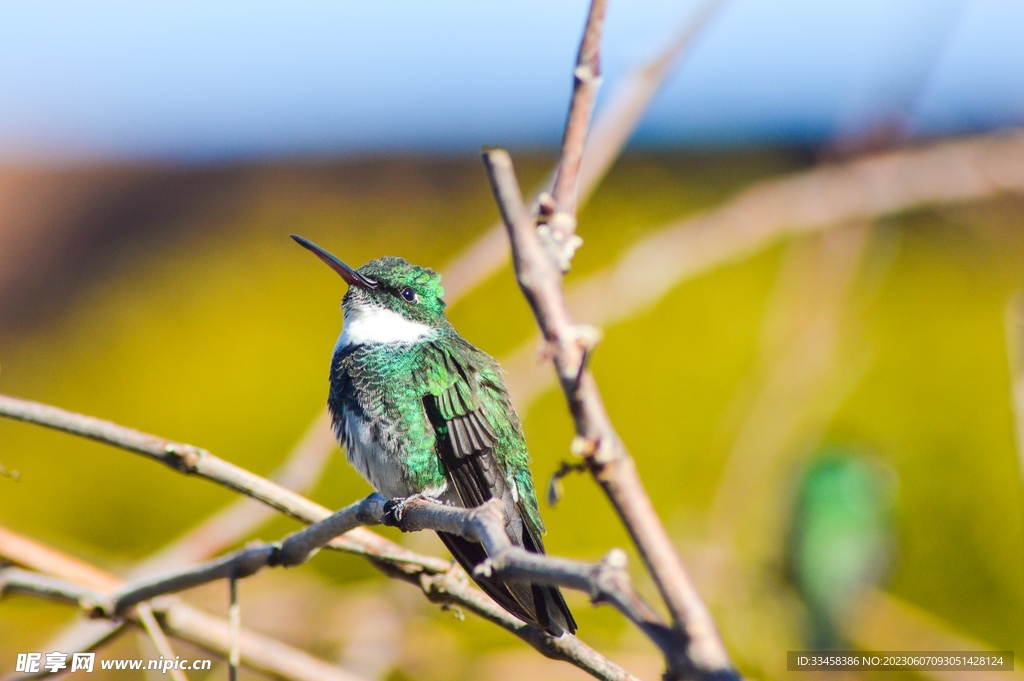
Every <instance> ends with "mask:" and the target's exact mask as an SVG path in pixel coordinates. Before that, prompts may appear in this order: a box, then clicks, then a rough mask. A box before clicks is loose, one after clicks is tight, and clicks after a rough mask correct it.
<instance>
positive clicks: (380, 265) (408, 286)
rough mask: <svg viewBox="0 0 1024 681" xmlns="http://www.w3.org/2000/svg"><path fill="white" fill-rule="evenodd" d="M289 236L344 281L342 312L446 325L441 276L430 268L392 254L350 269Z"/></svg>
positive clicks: (297, 238) (330, 256)
mask: <svg viewBox="0 0 1024 681" xmlns="http://www.w3.org/2000/svg"><path fill="white" fill-rule="evenodd" d="M292 238H293V239H295V241H297V242H298V243H299V244H300V245H301V246H303V247H305V248H307V249H309V250H310V251H312V252H313V253H314V254H315V255H316V256H317V257H318V258H320V259H321V260H323V261H324V262H325V263H326V264H327V266H328V267H330V268H331V269H332V270H334V271H335V272H337V273H338V274H339V275H340V276H341V278H342V279H344V280H345V281H346V282H347V283H348V285H349V286H348V291H347V292H346V293H345V297H344V298H342V301H341V304H342V308H343V309H344V310H345V312H346V315H348V314H349V313H354V314H367V313H371V312H377V311H382V312H385V313H386V312H387V311H390V312H392V313H395V314H397V315H399V316H401V317H402V318H403V319H405V320H407V321H409V322H413V323H415V324H423V325H426V326H428V327H431V328H434V329H437V328H441V327H444V326H447V325H448V321H447V318H446V317H445V315H444V308H445V303H444V301H443V300H442V299H441V296H443V295H444V289H443V288H441V275H440V274H438V273H437V272H435V271H434V270H432V269H429V268H426V267H420V266H419V265H413V264H411V263H408V262H406V261H405V260H403V259H402V258H395V257H384V258H377V259H376V260H371V261H370V262H368V263H366V264H365V265H363V266H362V267H359V268H356V269H354V268H352V267H349V266H348V265H346V264H345V263H344V262H342V261H341V260H339V259H338V258H336V257H334V256H333V255H331V254H330V253H328V252H327V251H325V250H324V249H322V248H320V247H319V246H317V245H316V244H314V243H313V242H311V241H309V240H307V239H304V238H302V237H301V236H296V235H294V234H293V235H292Z"/></svg>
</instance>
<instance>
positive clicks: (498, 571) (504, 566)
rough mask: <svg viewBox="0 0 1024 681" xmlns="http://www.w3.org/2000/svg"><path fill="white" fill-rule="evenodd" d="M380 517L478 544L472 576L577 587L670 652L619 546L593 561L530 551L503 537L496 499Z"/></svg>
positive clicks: (422, 504) (427, 505)
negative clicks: (479, 558) (481, 552)
mask: <svg viewBox="0 0 1024 681" xmlns="http://www.w3.org/2000/svg"><path fill="white" fill-rule="evenodd" d="M382 520H383V521H384V523H385V524H389V525H395V526H396V527H398V528H400V529H401V530H402V531H403V532H415V531H419V530H434V531H437V532H448V533H450V534H457V535H460V536H462V537H465V538H467V539H471V540H473V541H475V542H479V543H480V544H482V545H483V546H484V548H485V549H486V551H487V555H488V558H487V560H485V561H484V562H483V563H481V564H480V565H478V566H477V568H476V570H475V574H476V576H477V577H491V576H500V577H503V578H505V579H513V580H524V581H529V582H535V583H539V584H550V585H552V586H564V587H568V588H570V589H576V590H578V591H583V592H585V593H587V594H588V595H589V596H590V600H591V602H592V603H594V604H599V603H608V604H611V605H613V606H614V607H616V608H617V609H618V610H619V611H620V612H622V613H623V614H624V615H626V617H628V618H629V619H630V620H631V621H633V622H634V623H635V624H636V625H637V626H638V627H640V628H641V629H642V630H643V631H644V632H645V633H647V634H648V636H650V638H651V639H652V640H653V641H654V642H655V643H656V644H658V645H659V646H660V647H663V649H664V650H665V651H666V653H668V652H670V651H669V648H670V646H671V645H672V644H671V638H672V637H671V633H670V632H669V630H668V628H667V627H666V626H665V624H664V622H663V621H662V619H661V618H660V617H659V616H658V614H657V613H656V612H655V611H654V610H653V609H652V608H651V607H650V606H649V605H647V603H645V602H644V600H643V599H642V598H640V595H639V594H637V593H636V590H635V589H634V588H633V582H632V580H630V578H629V573H628V572H626V555H625V554H624V553H623V552H622V551H620V550H613V551H612V552H610V553H609V554H608V555H607V556H606V557H605V558H604V560H602V561H601V562H600V563H596V564H592V563H581V562H579V561H575V560H568V559H565V558H557V557H553V556H548V555H544V554H538V553H531V552H530V551H527V550H526V549H523V548H521V547H518V546H515V545H514V544H513V543H512V542H511V540H510V539H509V537H508V534H507V533H506V531H505V522H504V516H503V513H502V510H501V504H500V502H499V501H497V500H491V501H488V502H487V503H485V504H482V505H481V506H477V507H475V508H471V509H465V508H459V507H455V506H445V505H441V504H436V503H431V502H428V501H424V500H413V501H409V502H407V503H405V505H404V506H403V507H402V510H401V513H400V514H399V513H392V514H386V515H385V516H384V517H383V518H382Z"/></svg>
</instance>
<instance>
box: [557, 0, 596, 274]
mask: <svg viewBox="0 0 1024 681" xmlns="http://www.w3.org/2000/svg"><path fill="white" fill-rule="evenodd" d="M607 11H608V0H591V3H590V12H589V13H588V15H587V23H586V26H585V28H584V29H583V38H582V39H581V40H580V49H579V52H578V53H577V56H576V68H575V69H573V90H572V99H571V100H570V102H569V114H568V116H567V117H566V121H565V132H564V134H563V135H562V152H561V154H559V158H558V172H557V174H556V175H555V184H554V186H553V187H552V188H551V199H552V204H553V206H552V208H553V210H554V214H553V215H551V216H550V217H549V218H548V219H547V225H546V226H544V227H543V228H542V231H541V237H542V238H543V239H545V241H546V242H547V245H548V249H549V250H550V251H551V253H552V254H553V255H554V256H555V260H556V262H558V264H559V267H560V268H561V269H562V271H563V272H565V271H567V270H568V269H569V264H570V263H571V262H572V256H573V254H574V253H575V252H576V249H577V248H578V247H579V245H580V244H581V243H582V242H581V241H580V238H579V237H577V236H576V234H575V232H576V210H577V200H578V197H579V176H580V165H581V164H582V162H583V150H584V148H585V146H586V143H587V132H588V131H589V129H590V116H591V114H592V113H593V111H594V101H595V100H596V99H597V88H598V86H599V85H600V83H601V34H602V33H603V31H604V15H605V13H606V12H607Z"/></svg>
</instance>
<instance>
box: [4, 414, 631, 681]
mask: <svg viewBox="0 0 1024 681" xmlns="http://www.w3.org/2000/svg"><path fill="white" fill-rule="evenodd" d="M0 416H7V417H9V418H16V419H18V420H21V421H26V422H29V423H35V424H37V425H42V426H47V427H51V428H56V429H57V430H62V431H64V432H67V433H71V434H75V435H81V436H83V437H88V438H91V439H96V440H100V441H101V442H106V443H108V444H112V445H114V446H117V447H121V448H124V449H127V450H129V451H140V450H139V449H138V448H136V445H139V443H143V444H145V443H156V444H150V445H148V446H149V447H150V451H143V452H142V453H143V454H146V455H147V457H149V458H151V459H153V460H157V461H161V462H163V463H168V461H166V460H165V457H164V456H160V455H159V454H158V453H159V452H161V451H164V450H163V449H162V448H161V447H160V446H159V443H161V442H168V441H166V440H163V439H162V438H158V437H156V436H153V435H147V434H145V433H140V432H139V431H136V430H132V429H130V428H124V427H123V426H118V425H116V424H114V423H110V422H108V421H101V420H99V419H95V418H92V417H88V416H83V415H81V414H75V413H73V412H68V411H65V410H63V409H59V408H57V407H51V406H48V405H43V404H38V403H35V402H29V401H26V400H20V399H18V398H14V397H10V396H7V395H0ZM169 444H170V447H171V449H172V450H173V451H174V452H175V455H174V456H177V452H181V451H183V450H184V451H190V452H201V453H202V458H201V459H200V460H201V461H202V462H204V466H203V468H201V469H199V468H198V467H194V468H192V469H185V468H183V467H180V466H177V465H173V462H174V461H175V460H176V459H172V460H171V461H172V463H171V468H173V469H174V470H177V471H179V472H182V473H186V474H189V473H191V474H196V475H200V476H201V477H204V478H206V479H208V480H211V481H213V482H217V483H219V484H222V485H224V486H226V487H229V488H231V489H235V490H237V491H240V492H242V493H243V494H247V495H249V496H251V497H252V498H254V499H258V500H261V501H264V503H268V504H270V505H272V506H273V507H274V508H278V509H281V508H282V507H287V508H288V509H289V510H287V511H285V512H286V513H287V514H288V515H291V516H292V517H294V518H298V519H300V520H305V522H310V523H315V522H318V521H319V520H323V519H328V518H330V517H331V515H332V514H331V513H330V512H329V511H328V510H327V509H325V508H323V507H322V506H319V505H318V504H315V503H314V502H312V501H309V500H308V499H305V498H303V497H302V496H300V495H297V494H294V493H292V492H289V491H288V490H284V489H281V488H279V487H277V486H276V485H274V484H273V483H271V482H270V481H268V480H265V479H263V478H260V477H259V476H258V475H255V474H253V473H249V472H248V471H245V470H243V469H241V468H238V467H237V466H233V465H232V464H229V463H227V462H225V461H222V460H220V459H218V458H217V457H215V456H214V455H212V454H210V453H209V452H206V451H205V450H199V449H197V448H195V447H192V446H191V445H182V444H179V443H169ZM151 452H156V453H151ZM193 465H194V464H193ZM225 477H229V478H230V480H231V482H232V484H229V483H228V482H227V481H226V480H224V479H222V478H225ZM249 480H253V481H255V484H254V485H253V488H252V489H248V488H246V487H244V486H245V485H246V484H247V481H249ZM268 498H273V499H274V501H275V502H276V503H271V502H270V501H269V500H267V499H268ZM296 500H298V502H296ZM365 501H366V500H364V502H365ZM359 503H363V502H359ZM348 508H352V507H348ZM345 510H346V509H342V512H339V513H343V512H344V511H345ZM314 515H317V516H320V517H318V518H314V517H313V516H314ZM334 515H335V516H337V517H336V518H335V520H338V521H339V522H340V521H341V520H340V519H341V518H342V517H343V516H338V514H334ZM307 517H308V518H309V519H308V520H307ZM330 527H331V526H330V524H329V523H328V524H322V525H320V526H319V527H311V528H307V530H308V533H307V534H303V532H302V531H300V532H298V533H296V534H295V535H292V537H293V539H294V543H293V544H290V545H289V547H287V548H285V547H284V546H283V545H282V547H281V549H280V555H281V556H282V560H284V561H292V560H296V558H295V556H308V555H309V552H310V551H312V549H309V550H306V549H307V548H308V546H309V544H306V543H304V542H307V541H308V542H311V543H313V544H316V543H317V542H319V541H320V540H321V539H323V537H322V535H321V534H319V533H324V532H328V531H329V529H328V528H330ZM360 530H361V532H362V533H361V534H356V533H357V532H359V531H360ZM353 535H356V536H358V537H363V536H366V537H369V538H370V540H372V541H365V542H363V543H361V544H360V545H356V547H355V548H353V546H352V545H351V544H349V543H344V542H339V539H346V538H350V537H352V536H353ZM331 536H333V535H331ZM0 538H2V535H0ZM321 545H322V544H321ZM326 546H327V547H328V548H334V549H340V550H342V551H348V552H351V553H357V554H359V555H363V556H365V557H367V558H369V559H370V560H371V561H373V563H374V565H375V566H376V567H378V568H380V569H381V570H383V571H384V572H385V573H386V574H388V575H389V576H392V577H395V578H400V579H403V580H405V581H410V582H413V583H415V584H417V585H418V586H420V588H421V589H422V590H423V591H424V593H425V594H426V595H427V596H428V598H431V600H436V601H438V602H444V603H450V604H456V605H459V606H463V607H465V608H466V609H468V610H472V611H473V612H477V613H479V614H481V615H482V616H484V617H486V618H487V619H488V620H490V621H492V622H494V623H495V624H498V625H499V626H501V627H503V628H504V629H507V630H508V631H510V632H511V633H513V634H515V635H516V636H518V637H519V638H521V639H522V640H524V641H526V642H527V643H529V644H530V645H532V646H533V647H534V648H536V649H537V650H538V651H539V652H541V653H542V654H544V655H545V656H547V657H551V658H553V659H558V660H563V661H566V662H569V663H570V664H573V665H575V666H577V667H579V668H580V669H583V670H584V671H587V672H589V673H592V674H595V675H596V676H597V678H601V679H608V680H609V681H612V680H618V679H630V678H632V677H630V676H629V674H628V673H626V672H625V671H624V670H622V669H621V668H620V667H618V666H617V665H615V664H614V663H612V662H611V661H609V660H607V659H606V658H605V657H604V656H602V655H601V654H600V653H598V652H597V651H595V650H593V649H591V648H589V647H588V646H587V645H586V644H584V643H583V642H582V641H578V640H575V641H574V642H570V641H568V640H567V637H564V636H563V637H561V638H557V639H556V638H555V637H553V636H551V635H550V634H547V633H546V632H542V631H539V630H532V629H531V630H530V631H526V630H524V627H526V628H527V629H530V628H529V627H527V625H525V624H524V623H522V622H519V620H516V619H515V618H513V617H511V616H509V615H507V614H506V615H504V616H502V615H499V614H497V613H499V612H503V611H500V608H498V606H497V605H495V604H494V603H493V602H492V601H491V600H490V598H488V597H487V596H486V595H485V594H484V593H483V592H482V591H480V590H479V589H478V588H476V587H474V586H471V585H469V584H466V585H464V586H463V587H462V588H459V589H457V590H441V591H438V586H437V585H438V584H439V583H440V582H432V581H431V578H432V577H435V576H444V573H448V572H449V571H450V570H451V563H449V562H448V561H444V560H441V559H439V558H433V557H431V556H423V555H420V554H416V553H414V552H412V551H408V550H407V549H404V548H402V547H400V546H398V545H397V544H394V543H393V542H390V541H388V540H386V539H384V538H383V537H380V536H379V535H376V534H374V533H373V532H371V531H369V530H366V529H364V528H361V527H355V528H354V529H349V530H348V531H347V533H346V534H345V536H344V537H340V538H339V537H336V538H334V539H331V540H330V541H329V543H327V544H326ZM300 549H301V550H300ZM304 551H305V553H304ZM0 555H2V545H0ZM234 555H235V554H230V555H229V556H228V557H225V558H222V559H219V560H217V561H211V563H207V564H204V565H203V566H201V568H202V570H205V571H206V572H205V573H204V574H205V575H220V576H221V577H223V576H224V575H226V574H227V569H228V567H232V568H234V567H235V566H234V565H230V561H231V560H232V558H233V557H234ZM256 559H257V560H258V556H257V557H256ZM246 560H253V557H251V556H250V557H247V558H246ZM15 562H18V561H17V560H15ZM299 562H301V561H299ZM240 563H244V561H240ZM248 564H249V563H244V564H243V565H240V566H239V567H241V568H244V565H248ZM218 570H220V571H221V572H217V571H218ZM213 578H219V577H213ZM111 579H114V580H116V583H115V584H114V586H113V588H115V589H116V588H117V587H119V586H120V584H121V582H120V580H117V579H116V578H114V577H111ZM164 579H168V580H184V581H187V582H188V583H193V581H194V580H195V578H194V577H192V576H187V577H185V576H182V575H181V574H180V573H176V574H173V575H170V576H168V577H166V578H164ZM202 581H203V580H199V581H194V583H195V584H198V583H202ZM205 581H209V580H205ZM173 583H174V584H176V585H177V584H180V583H182V582H173ZM94 586H96V585H94ZM150 587H151V582H142V583H137V584H136V587H133V589H135V590H139V589H142V588H150ZM101 588H102V587H101ZM180 588H185V587H184V586H182V587H180ZM100 590H101V589H93V592H92V593H93V594H94V595H95V593H96V592H98V591H100ZM119 593H120V594H124V593H126V592H125V591H124V590H122V591H120V592H119ZM151 593H156V591H153V592H151ZM150 597H152V595H151V596H150ZM166 599H167V597H162V598H160V599H157V601H154V610H156V603H157V602H160V603H162V604H164V606H165V607H164V612H165V613H166V616H167V617H168V618H170V617H171V616H172V615H173V616H176V617H177V618H178V619H176V620H174V621H177V622H185V623H186V625H183V626H191V625H192V624H193V623H195V622H199V623H200V625H201V626H202V627H205V629H204V630H203V631H202V632H200V633H202V634H203V635H204V636H205V638H204V639H202V640H203V641H206V642H207V643H203V642H202V641H196V640H195V638H196V637H197V636H198V634H197V633H196V631H194V630H188V631H187V632H186V633H187V634H188V635H189V636H192V638H189V639H188V640H192V641H193V642H196V643H198V644H199V645H204V646H206V647H208V648H209V646H210V645H213V644H214V643H216V644H217V645H220V644H221V643H223V646H222V647H221V648H218V649H217V651H218V652H221V653H222V654H227V651H228V649H229V647H230V645H229V642H228V638H229V637H228V635H227V631H228V626H227V623H226V622H222V621H220V620H216V619H215V618H206V619H203V617H204V616H201V613H198V611H194V609H192V610H187V611H186V610H182V608H188V606H186V605H185V604H183V603H180V602H177V601H167V600H166ZM129 600H134V602H139V601H140V600H144V598H142V599H140V598H138V594H132V596H131V599H129ZM98 604H99V605H101V606H102V607H101V608H100V609H101V611H102V612H104V613H107V612H113V611H116V610H117V607H118V606H117V605H110V603H109V602H107V601H106V599H105V598H103V599H101V600H97V601H93V602H89V603H88V605H89V607H90V608H92V609H95V608H96V606H97V605H98ZM484 604H487V605H486V606H485V605H484ZM108 607H109V608H110V609H109V610H108V609H107V608H108ZM123 607H127V606H123ZM488 609H489V611H490V614H489V615H486V614H483V613H486V612H488ZM200 625H196V626H200ZM168 631H170V632H171V633H172V634H173V633H174V630H171V629H169V630H168ZM222 634H223V636H222ZM182 637H183V638H185V636H182ZM250 638H251V637H250ZM572 638H574V637H572ZM242 639H243V648H242V650H243V654H244V653H245V650H246V648H245V640H246V637H245V635H243V637H242ZM267 641H270V639H267ZM254 645H256V644H254ZM259 645H263V643H260V644H259ZM210 649H213V648H210ZM275 659H276V658H273V657H271V658H270V659H268V660H265V661H264V663H265V664H269V663H272V662H274V660H275ZM310 659H311V660H315V658H310ZM317 663H318V664H322V663H319V661H317ZM249 666H252V665H249ZM257 668H259V667H257ZM272 673H277V672H272ZM283 678H289V679H290V678H292V677H290V676H287V675H284V677H283ZM297 681H302V680H297Z"/></svg>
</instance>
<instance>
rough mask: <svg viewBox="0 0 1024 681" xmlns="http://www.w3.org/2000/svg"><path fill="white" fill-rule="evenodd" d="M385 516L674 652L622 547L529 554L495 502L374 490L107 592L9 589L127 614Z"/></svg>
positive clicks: (39, 585) (304, 553)
mask: <svg viewBox="0 0 1024 681" xmlns="http://www.w3.org/2000/svg"><path fill="white" fill-rule="evenodd" d="M396 515H398V516H399V517H397V518H396V517H395V516H396ZM382 519H383V520H385V521H386V522H390V524H394V525H396V526H398V527H400V528H401V529H402V530H403V531H406V532H412V531H418V530H434V531H441V532H448V533H451V534H458V535H460V536H464V537H466V538H468V539H472V540H473V541H477V542H480V543H481V544H483V545H484V547H485V548H486V549H487V553H488V555H489V556H490V558H489V559H488V560H487V561H486V562H485V563H484V564H482V565H481V566H479V567H478V568H477V572H478V575H477V576H483V577H487V576H491V575H501V576H502V577H505V578H507V579H521V580H528V581H532V582H538V583H541V584H551V585H557V586H565V587H569V588H572V589H577V590H580V591H584V592H586V593H588V594H589V595H590V598H591V601H592V602H593V603H595V604H597V603H609V604H611V605H613V606H615V607H616V608H618V609H619V610H620V611H621V612H622V613H623V614H625V615H626V616H627V617H629V619H630V620H632V621H633V622H635V623H636V624H637V625H638V626H639V627H640V628H641V629H642V630H643V631H645V632H646V633H647V634H648V635H649V636H650V637H651V638H652V640H654V641H655V643H657V644H658V645H660V646H662V647H663V649H664V650H665V652H666V654H670V653H671V646H672V636H671V633H670V632H669V630H668V628H667V627H666V626H665V624H664V623H663V622H662V620H661V618H660V617H659V616H658V614H657V613H656V612H654V610H653V609H651V607H650V606H649V605H647V604H646V603H645V602H644V601H643V599H641V598H640V596H639V595H638V594H637V593H636V591H635V589H634V588H633V585H632V582H631V581H630V578H629V574H628V573H627V572H626V570H625V555H624V554H623V553H622V552H621V551H613V552H612V553H610V554H609V555H608V556H607V557H606V558H605V559H604V560H603V561H601V562H600V563H597V564H596V565H595V564H589V563H581V562H579V561H573V560H567V559H564V558H556V557H552V556H546V555H542V554H536V553H530V552H528V551H526V550H525V549H522V548H519V547H516V546H514V545H513V544H512V542H511V541H510V540H509V538H508V535H507V534H506V533H505V529H504V522H503V519H502V511H501V509H500V506H499V505H498V504H497V502H491V503H487V504H484V505H483V506H480V507H477V508H474V509H464V508H457V507H453V506H443V505H440V504H435V503H430V502H426V501H422V500H414V501H410V502H408V503H406V504H405V505H404V506H403V507H402V512H401V514H400V515H399V514H391V513H389V512H388V511H387V507H386V502H385V500H384V499H383V498H382V497H381V496H380V495H378V494H376V493H375V494H371V495H370V496H368V497H366V498H365V499H363V500H361V501H358V502H356V503H354V504H351V505H349V506H347V507H345V508H343V509H341V510H340V511H338V512H337V513H335V514H333V515H331V516H330V517H329V518H327V519H325V520H323V521H321V522H319V523H315V524H313V525H310V526H309V527H307V528H304V529H302V530H299V531H297V532H295V533H293V534H291V535H289V536H288V537H286V538H285V539H284V540H282V541H280V542H275V543H273V544H266V543H263V542H256V543H253V544H252V545H250V546H248V547H246V548H244V549H240V550H238V551H235V552H232V553H230V554H228V555H226V556H222V557H221V558H218V559H215V560H211V561H207V562H205V563H202V564H200V565H196V566H193V567H190V568H186V569H182V570H178V571H175V572H173V573H170V574H167V575H163V576H160V577H155V578H151V579H143V580H139V581H137V582H132V583H128V584H125V585H123V586H121V587H120V588H118V589H117V590H116V591H113V592H111V593H109V594H100V593H99V592H91V593H90V592H82V591H81V589H80V588H79V587H77V586H75V585H72V587H69V586H68V584H69V583H63V582H62V581H60V580H54V579H52V578H42V577H41V578H40V579H37V580H35V581H31V580H28V579H27V578H26V577H25V576H24V575H21V574H20V573H18V572H14V573H11V576H10V577H9V578H8V581H9V586H8V588H9V589H12V590H18V589H19V588H25V589H28V590H29V591H28V592H30V593H34V594H35V595H39V596H43V597H48V598H52V599H55V600H65V601H69V599H71V598H72V597H73V598H74V602H76V603H77V604H78V605H79V606H80V607H82V608H84V609H86V610H88V611H90V612H91V613H92V615H93V616H95V617H104V618H113V617H118V616H123V615H125V614H126V613H127V612H128V610H129V609H130V608H132V607H133V606H136V605H137V604H140V603H143V602H145V601H149V600H151V599H154V598H157V597H159V596H164V595H167V594H170V593H173V592H177V591H182V590H184V589H189V588H193V587H196V586H199V585H201V584H206V583H209V582H212V581H216V580H220V579H228V580H230V581H232V582H234V581H235V580H238V579H243V578H245V577H249V576H251V575H253V574H255V573H256V572H258V571H259V570H261V569H263V568H265V567H276V566H294V565H299V564H301V563H303V562H305V561H306V560H308V559H309V557H310V556H311V555H313V554H314V553H315V552H316V551H318V550H319V549H320V548H322V547H323V546H325V545H327V543H328V542H330V540H331V539H332V538H333V537H335V536H337V535H338V534H342V533H344V532H348V531H349V530H351V529H352V528H353V527H357V526H359V525H364V524H377V523H379V522H381V520H382ZM0 580H2V578H0ZM2 586H3V581H0V589H2ZM69 594H71V596H69ZM69 602H70V601H69Z"/></svg>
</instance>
